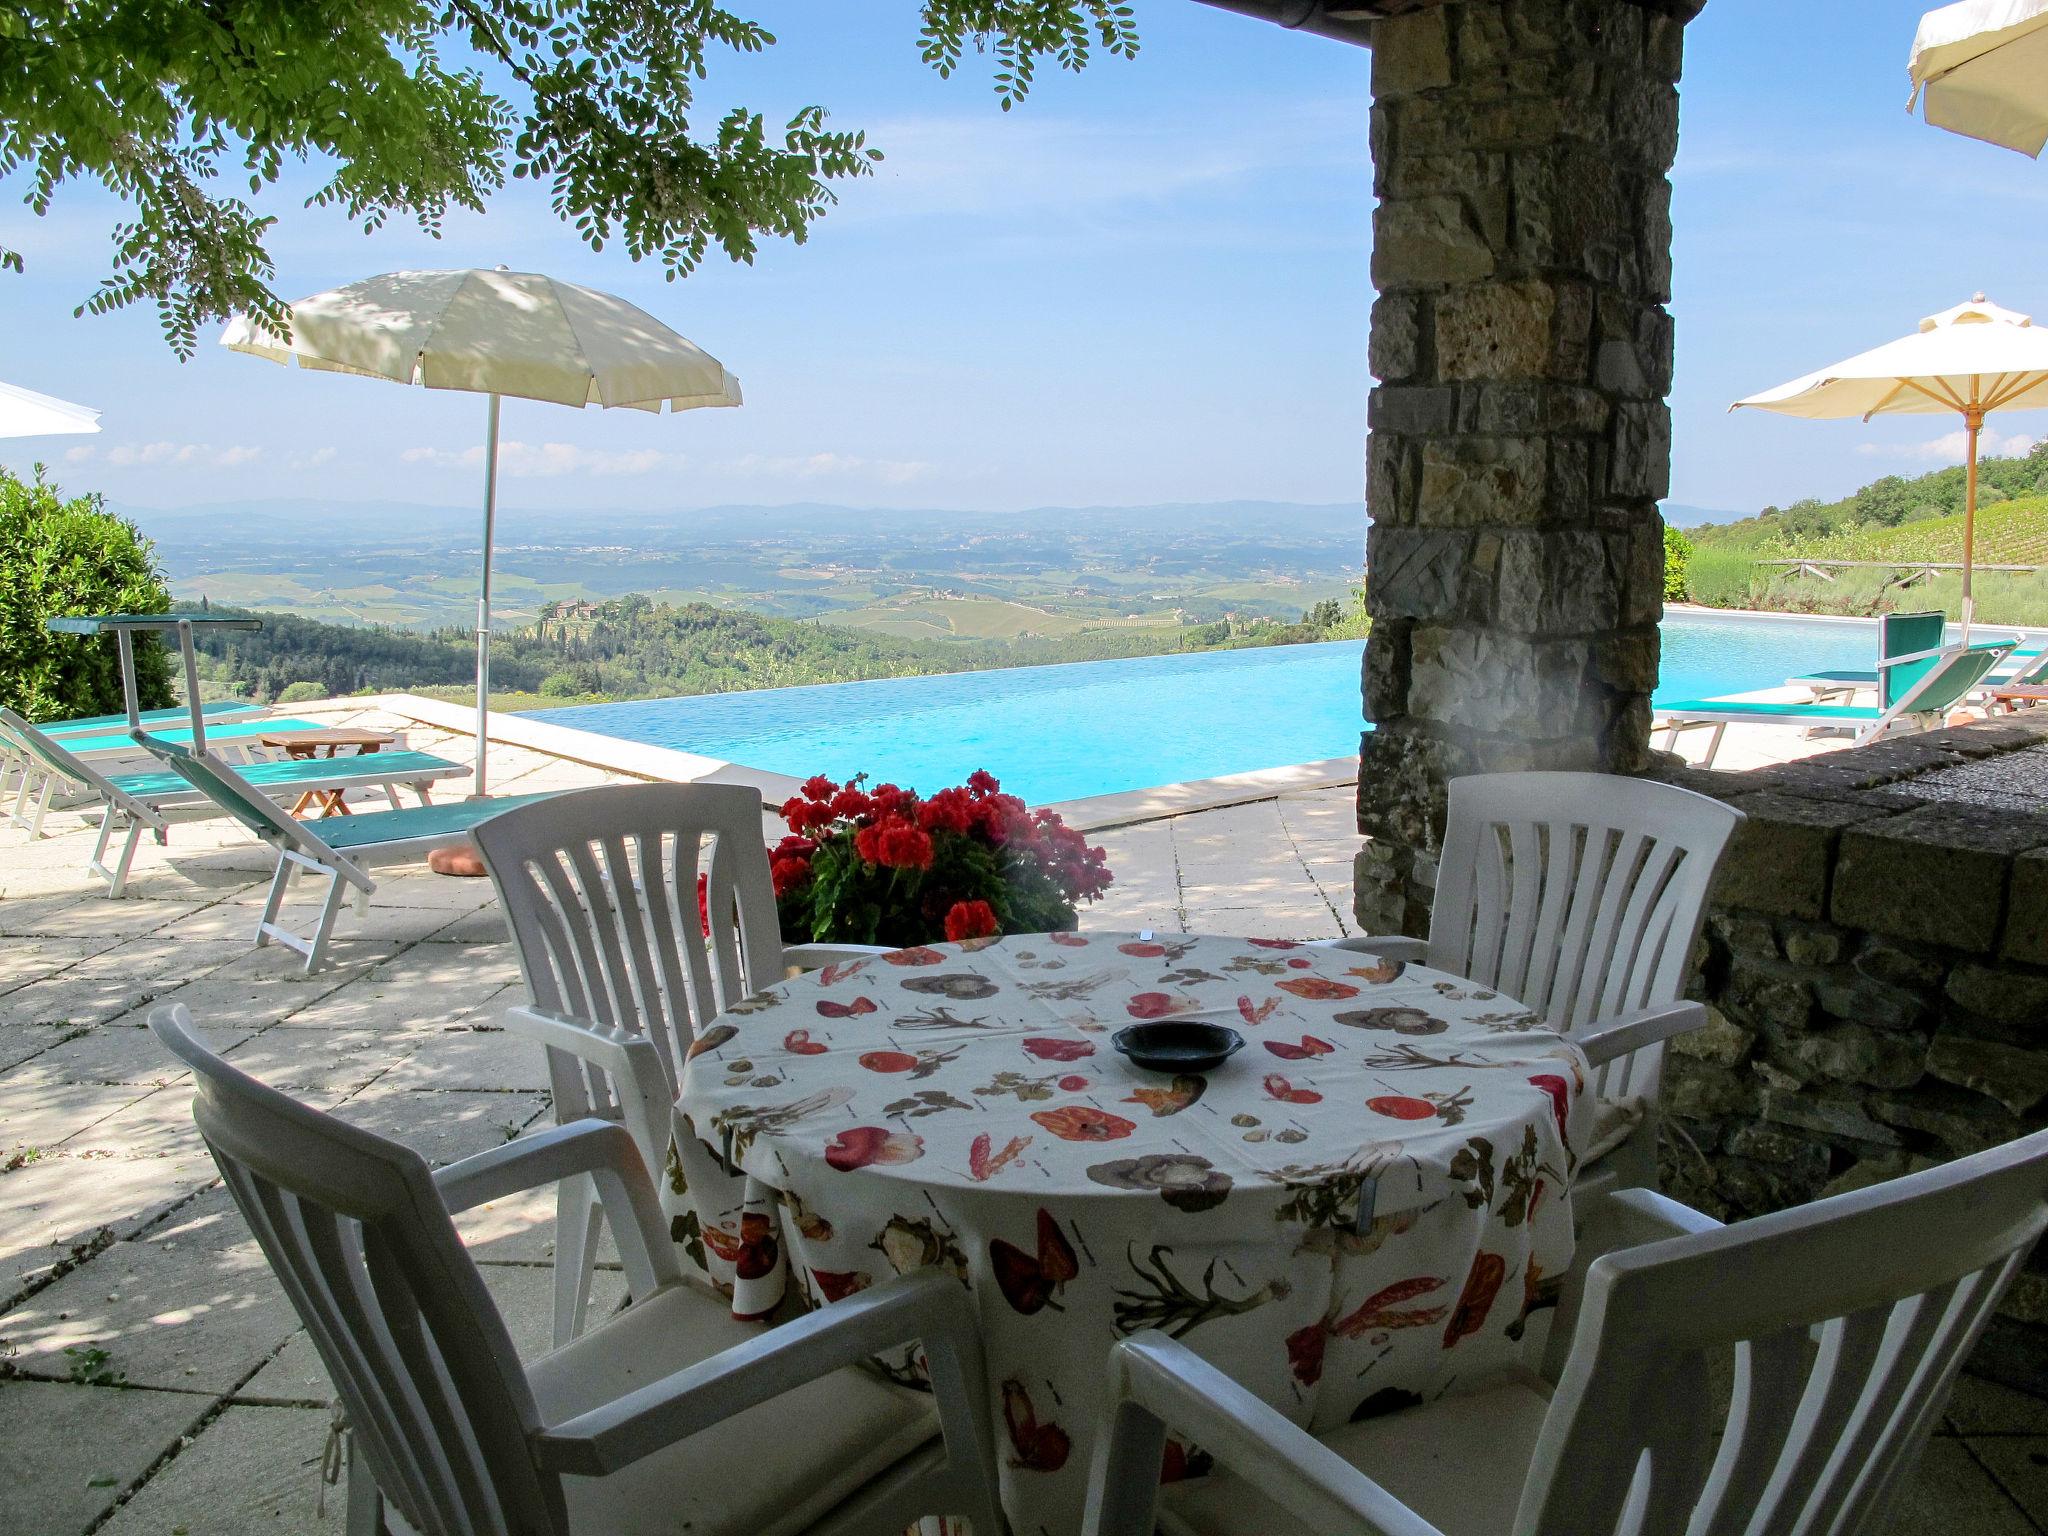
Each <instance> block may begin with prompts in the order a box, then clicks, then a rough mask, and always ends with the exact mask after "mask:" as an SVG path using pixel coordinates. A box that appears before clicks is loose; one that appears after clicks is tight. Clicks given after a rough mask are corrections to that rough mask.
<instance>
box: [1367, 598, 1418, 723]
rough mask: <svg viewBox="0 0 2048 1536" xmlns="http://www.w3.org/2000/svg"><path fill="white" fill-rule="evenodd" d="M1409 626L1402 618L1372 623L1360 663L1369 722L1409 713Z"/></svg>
mask: <svg viewBox="0 0 2048 1536" xmlns="http://www.w3.org/2000/svg"><path fill="white" fill-rule="evenodd" d="M1412 627H1413V626H1412V625H1410V624H1409V623H1408V621H1407V620H1405V619H1382V620H1375V621H1374V623H1373V626H1372V633H1371V634H1370V635H1369V636H1367V638H1366V642H1365V656H1364V659H1363V660H1362V661H1361V662H1360V667H1361V668H1362V670H1363V672H1364V688H1365V718H1366V719H1368V720H1373V721H1380V720H1392V719H1394V718H1395V717H1396V716H1398V715H1404V714H1406V713H1407V712H1408V635H1409V631H1410V629H1411V628H1412Z"/></svg>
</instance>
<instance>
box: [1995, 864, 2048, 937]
mask: <svg viewBox="0 0 2048 1536" xmlns="http://www.w3.org/2000/svg"><path fill="white" fill-rule="evenodd" d="M2004 953H2005V955H2006V957H2007V958H2008V959H2011V960H2026V961H2031V962H2033V963H2034V964H2036V965H2048V849H2035V850H2033V851H2031V852H2028V853H2023V854H2021V855H2020V856H2019V857H2018V858H2016V859H2014V860H2013V861H2012V885H2011V895H2010V899H2009V902H2008V904H2007V907H2006V914H2005V948H2004Z"/></svg>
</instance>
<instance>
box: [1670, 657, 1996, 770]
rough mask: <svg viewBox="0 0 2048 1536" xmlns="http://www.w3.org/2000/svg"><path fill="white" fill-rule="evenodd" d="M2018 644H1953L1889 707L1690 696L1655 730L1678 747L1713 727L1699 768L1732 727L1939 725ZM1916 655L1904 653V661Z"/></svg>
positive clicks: (1861, 733) (1865, 733) (1862, 729)
mask: <svg viewBox="0 0 2048 1536" xmlns="http://www.w3.org/2000/svg"><path fill="white" fill-rule="evenodd" d="M2015 644H2016V642H2014V641H2011V640H2006V641H2001V642H1999V643H1997V644H1994V645H1970V646H1961V645H1958V646H1951V647H1949V648H1948V649H1947V650H1945V651H1943V652H1941V653H1939V654H1938V655H1937V656H1936V657H1935V658H1934V659H1933V661H1932V664H1931V665H1930V667H1929V668H1928V669H1927V670H1925V671H1924V672H1922V673H1921V674H1920V675H1919V677H1918V678H1917V679H1916V680H1915V681H1914V682H1913V683H1912V685H1911V686H1910V687H1907V688H1906V689H1905V690H1904V691H1903V692H1902V693H1901V694H1900V695H1899V697H1898V700H1897V702H1896V703H1893V704H1890V705H1888V706H1886V707H1884V708H1879V707H1877V706H1875V705H1858V704H1808V703H1798V704H1787V703H1775V702H1770V703H1759V702H1751V701H1747V700H1743V699H1688V700H1686V701H1685V702H1683V703H1678V704H1664V705H1659V706H1658V707H1657V709H1656V712H1655V721H1656V723H1655V725H1654V726H1653V727H1652V728H1653V729H1661V730H1664V731H1667V732H1668V734H1667V735H1666V737H1665V739H1664V745H1665V747H1666V748H1667V749H1670V750H1674V751H1675V750H1676V749H1677V746H1678V737H1679V733H1680V732H1682V731H1689V730H1697V729H1702V728H1706V729H1711V730H1712V732H1713V735H1712V736H1711V738H1710V739H1709V740H1708V742H1707V755H1706V756H1705V757H1704V758H1702V759H1701V760H1700V763H1699V765H1698V766H1700V767H1702V768H1711V767H1712V766H1713V764H1714V757H1715V755H1716V754H1717V753H1718V752H1719V751H1720V750H1721V738H1722V737H1723V736H1724V735H1725V734H1726V732H1727V729H1728V727H1729V726H1731V725H1801V726H1806V727H1809V728H1812V727H1825V726H1833V727H1837V728H1841V729H1845V730H1848V731H1850V732H1852V733H1853V734H1854V736H1855V739H1856V744H1857V745H1858V746H1861V745H1862V744H1863V743H1864V742H1867V741H1875V740H1876V739H1877V738H1878V737H1879V736H1882V735H1884V734H1885V733H1886V732H1888V731H1890V730H1891V729H1893V727H1895V726H1906V727H1908V728H1910V729H1914V730H1925V729H1929V728H1931V727H1934V726H1938V725H1940V724H1941V723H1942V722H1943V721H1944V720H1945V719H1946V718H1947V713H1948V711H1949V710H1950V709H1952V708H1953V707H1955V706H1956V705H1958V704H1960V703H1962V702H1963V700H1964V699H1966V698H1967V697H1969V695H1970V693H1971V691H1972V690H1973V689H1975V688H1977V687H1978V686H1979V685H1980V684H1981V683H1982V682H1983V680H1984V678H1985V676H1986V675H1987V674H1988V673H1989V672H1990V671H1991V670H1992V669H1993V668H1994V667H1996V666H1997V665H1998V664H1999V663H2000V662H2001V661H2003V660H2005V658H2006V657H2008V656H2010V655H2011V654H2012V651H2013V647H2014V645H2015ZM1913 659H1915V658H1909V657H1900V658H1899V661H1900V662H1906V663H1908V664H1910V662H1911V661H1912V660H1913Z"/></svg>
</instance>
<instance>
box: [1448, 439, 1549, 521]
mask: <svg viewBox="0 0 2048 1536" xmlns="http://www.w3.org/2000/svg"><path fill="white" fill-rule="evenodd" d="M1546 447H1547V444H1546V443H1545V441H1544V439H1542V438H1540V437H1538V438H1527V437H1473V438H1458V439H1454V440H1450V441H1443V440H1437V441H1426V442H1424V443H1423V445H1422V479H1421V487H1420V495H1419V498H1418V500H1417V503H1416V510H1415V517H1416V521H1417V522H1418V523H1421V524H1422V525H1424V526H1426V527H1435V528H1477V527H1482V526H1487V525H1491V526H1495V527H1531V526H1534V525H1535V524H1537V523H1540V522H1542V521H1543V517H1544V512H1545V507H1546V499H1545V490H1546V486H1547V481H1546V477H1545V467H1546V452H1545V449H1546Z"/></svg>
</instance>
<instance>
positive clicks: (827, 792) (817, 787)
mask: <svg viewBox="0 0 2048 1536" xmlns="http://www.w3.org/2000/svg"><path fill="white" fill-rule="evenodd" d="M838 788H839V786H838V785H837V784H835V783H833V782H832V781H831V780H830V779H828V778H826V777H825V775H824V774H822V773H814V774H812V775H811V776H810V777H809V778H808V779H805V780H804V782H803V794H804V798H805V799H807V800H816V801H818V802H819V803H820V804H823V803H824V802H825V801H827V800H830V799H831V798H832V796H833V795H834V793H836V792H837V790H838Z"/></svg>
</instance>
